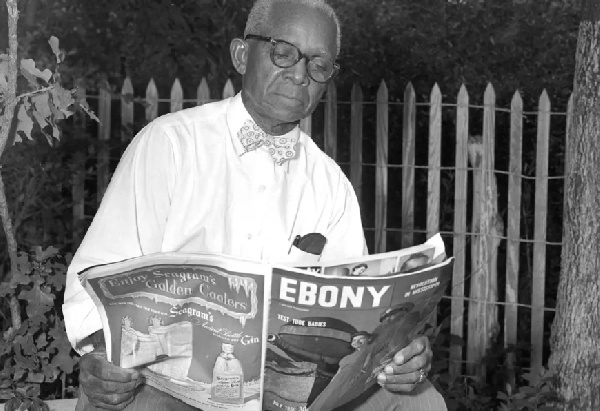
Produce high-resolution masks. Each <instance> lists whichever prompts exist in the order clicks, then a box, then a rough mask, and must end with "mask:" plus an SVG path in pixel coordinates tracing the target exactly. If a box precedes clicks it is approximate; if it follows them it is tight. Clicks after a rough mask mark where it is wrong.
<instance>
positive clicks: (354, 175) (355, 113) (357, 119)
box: [350, 83, 363, 205]
mask: <svg viewBox="0 0 600 411" xmlns="http://www.w3.org/2000/svg"><path fill="white" fill-rule="evenodd" d="M350 100H351V101H352V102H351V105H350V114H351V115H350V182H352V186H353V187H354V191H356V197H357V198H358V203H359V204H361V205H362V166H363V165H362V144H363V93H362V89H361V88H360V85H358V84H356V83H354V85H353V86H352V92H351V96H350Z"/></svg>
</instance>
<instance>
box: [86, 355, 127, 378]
mask: <svg viewBox="0 0 600 411" xmlns="http://www.w3.org/2000/svg"><path fill="white" fill-rule="evenodd" d="M81 368H82V370H84V371H85V372H87V373H88V374H91V375H93V376H95V377H97V378H99V379H100V380H104V381H114V382H120V383H126V382H130V381H135V380H137V379H138V377H139V372H138V371H137V370H134V369H127V368H121V367H119V366H116V365H114V364H112V363H111V362H110V361H108V360H107V359H106V357H104V356H103V355H98V354H94V353H90V354H86V355H84V356H83V357H82V361H81Z"/></svg>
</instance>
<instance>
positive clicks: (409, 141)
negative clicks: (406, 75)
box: [402, 83, 417, 247]
mask: <svg viewBox="0 0 600 411" xmlns="http://www.w3.org/2000/svg"><path fill="white" fill-rule="evenodd" d="M416 113H417V104H416V98H415V89H414V88H413V85H412V84H411V83H408V85H407V86H406V89H405V90H404V113H403V120H402V247H410V246H412V245H414V229H415V216H414V213H415V126H416V122H417V121H416Z"/></svg>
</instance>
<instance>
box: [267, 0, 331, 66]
mask: <svg viewBox="0 0 600 411" xmlns="http://www.w3.org/2000/svg"><path fill="white" fill-rule="evenodd" d="M269 20H270V22H269V23H270V24H269V26H270V27H271V29H270V32H269V33H265V35H268V36H271V37H273V38H279V39H282V40H286V41H289V42H291V43H294V44H296V43H298V42H307V43H309V44H296V45H297V46H304V47H307V46H310V47H311V48H315V49H319V50H322V51H326V52H328V53H329V54H333V55H335V50H336V36H337V28H336V25H335V22H334V20H333V19H332V18H331V17H329V16H328V15H327V14H326V13H325V12H324V11H322V10H319V9H317V8H314V7H311V6H307V5H304V4H294V3H285V4H284V3H275V4H274V5H273V8H272V10H271V13H270V16H269Z"/></svg>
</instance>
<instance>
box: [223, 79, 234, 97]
mask: <svg viewBox="0 0 600 411" xmlns="http://www.w3.org/2000/svg"><path fill="white" fill-rule="evenodd" d="M233 96H235V89H234V88H233V83H232V82H231V79H228V80H227V82H226V83H225V87H223V100H225V99H226V98H229V97H233Z"/></svg>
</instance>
